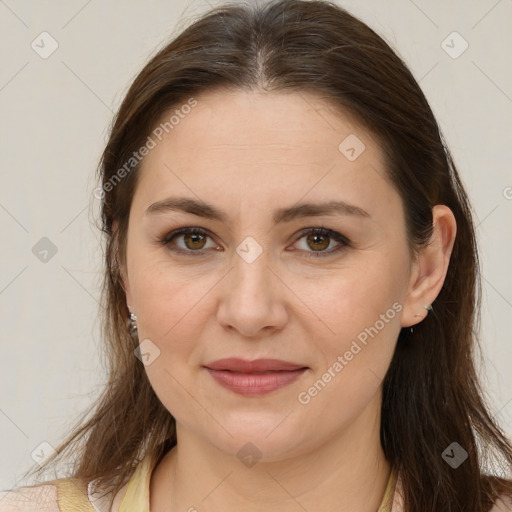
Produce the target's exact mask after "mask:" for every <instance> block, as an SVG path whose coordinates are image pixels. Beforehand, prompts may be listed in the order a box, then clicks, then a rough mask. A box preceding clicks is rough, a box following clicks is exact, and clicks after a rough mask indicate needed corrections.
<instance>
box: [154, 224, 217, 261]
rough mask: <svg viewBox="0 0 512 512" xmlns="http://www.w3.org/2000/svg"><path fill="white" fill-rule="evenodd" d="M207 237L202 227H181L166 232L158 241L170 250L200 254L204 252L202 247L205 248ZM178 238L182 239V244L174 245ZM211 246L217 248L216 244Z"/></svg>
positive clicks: (208, 236) (194, 254)
mask: <svg viewBox="0 0 512 512" xmlns="http://www.w3.org/2000/svg"><path fill="white" fill-rule="evenodd" d="M208 238H211V237H210V235H209V234H208V233H207V232H206V231H205V230H204V229H201V228H181V229H178V230H176V231H172V232H171V233H169V234H167V235H166V236H165V237H164V238H163V239H161V240H160V242H161V244H162V245H164V246H166V247H168V248H169V249H170V250H171V251H175V252H178V253H181V254H190V255H193V256H200V255H202V254H204V253H203V249H205V244H206V240H207V239H208ZM180 239H181V240H182V243H183V245H182V246H179V245H176V242H175V241H176V240H180ZM171 242H173V244H171ZM172 245H174V246H172ZM206 248H208V247H206ZM210 248H212V247H210ZM213 248H215V249H216V250H219V246H218V245H214V246H213Z"/></svg>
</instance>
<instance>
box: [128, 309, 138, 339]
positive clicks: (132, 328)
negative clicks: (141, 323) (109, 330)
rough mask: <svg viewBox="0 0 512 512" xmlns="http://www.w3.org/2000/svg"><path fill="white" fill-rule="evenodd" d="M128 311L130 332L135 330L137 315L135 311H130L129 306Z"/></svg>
mask: <svg viewBox="0 0 512 512" xmlns="http://www.w3.org/2000/svg"><path fill="white" fill-rule="evenodd" d="M128 311H129V312H130V323H131V331H132V333H135V332H136V331H137V324H136V322H137V316H136V315H135V313H132V310H131V308H130V306H128Z"/></svg>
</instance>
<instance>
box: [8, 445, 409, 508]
mask: <svg viewBox="0 0 512 512" xmlns="http://www.w3.org/2000/svg"><path fill="white" fill-rule="evenodd" d="M155 466H156V459H155V458H154V457H152V456H151V455H150V454H148V455H147V456H146V457H144V458H143V459H142V460H141V461H140V462H139V464H138V465H137V467H136V469H135V471H134V473H133V475H132V476H131V478H130V479H129V481H128V482H127V483H126V484H125V485H124V486H123V487H122V488H121V489H120V490H119V492H118V493H117V494H116V496H115V498H114V501H113V504H112V507H110V508H109V505H108V498H109V497H110V495H107V496H106V497H105V496H103V497H101V498H100V497H99V496H100V495H101V494H102V493H101V489H99V488H98V487H97V484H96V481H94V480H93V481H92V482H89V484H85V483H83V482H81V481H79V480H77V479H73V478H63V479H59V480H53V481H51V482H48V483H46V484H39V485H35V486H26V487H20V488H17V489H13V490H11V491H3V492H0V512H14V511H16V512H28V511H33V512H36V511H37V512H70V511H73V512H149V489H150V481H151V475H152V473H153V469H154V468H155ZM396 484H397V475H396V473H395V472H391V475H390V477H389V480H388V483H387V486H386V490H385V493H384V496H383V499H382V502H381V505H380V507H379V510H378V512H399V511H400V508H396V505H398V504H399V502H398V501H397V494H396V493H395V486H396Z"/></svg>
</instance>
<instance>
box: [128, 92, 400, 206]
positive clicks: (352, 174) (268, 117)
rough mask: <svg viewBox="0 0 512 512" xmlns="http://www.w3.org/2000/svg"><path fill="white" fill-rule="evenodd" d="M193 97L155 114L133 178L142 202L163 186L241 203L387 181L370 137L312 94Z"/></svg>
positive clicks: (350, 196) (381, 186)
mask: <svg viewBox="0 0 512 512" xmlns="http://www.w3.org/2000/svg"><path fill="white" fill-rule="evenodd" d="M194 100H195V106H193V107H190V108H188V107H187V108H184V107H183V106H181V107H180V105H176V106H174V107H173V108H172V109H171V111H169V112H166V113H165V114H163V115H162V117H161V119H160V120H159V123H158V125H157V127H156V129H157V130H158V128H159V131H157V132H156V133H157V134H158V135H159V136H156V135H155V130H153V133H152V134H151V137H152V139H153V140H154V142H155V146H154V148H153V149H151V150H150V152H149V154H148V155H147V156H146V157H145V158H144V160H143V163H142V167H141V170H140V172H141V179H140V180H139V185H138V188H140V193H139V196H142V200H143V201H145V202H146V203H147V202H148V201H154V200H158V199H162V198H163V197H164V195H165V193H168V194H169V195H176V194H177V193H181V194H185V193H186V194H187V196H190V195H191V193H192V194H195V195H197V196H199V197H204V196H205V195H206V196H208V197H212V196H213V197H218V198H219V200H222V201H224V200H225V201H228V202H231V203H232V202H233V201H234V200H235V201H238V202H242V201H245V202H246V204H248V201H249V200H250V198H252V199H254V201H255V202H256V200H257V198H256V196H258V194H261V195H262V196H263V195H264V196H265V197H266V198H267V200H270V201H279V199H280V198H282V197H283V194H285V195H286V196H287V198H288V199H287V200H286V202H287V203H289V202H290V201H292V202H293V200H294V198H295V201H299V199H301V198H302V197H303V196H304V195H305V194H308V195H309V197H308V199H311V200H320V199H322V200H324V199H332V197H331V196H332V192H333V190H339V191H340V192H343V195H344V199H346V200H351V201H352V202H357V201H359V202H360V201H361V200H362V199H363V197H366V201H365V202H366V203H368V199H370V200H371V198H372V195H374V196H378V195H380V197H381V198H382V197H384V196H385V194H384V191H385V189H386V188H387V189H389V188H390V185H389V183H388V182H387V180H386V179H385V172H384V161H383V153H382V151H381V149H380V147H379V144H378V141H377V140H376V138H375V137H374V136H373V135H372V134H371V133H370V132H368V131H367V130H365V129H364V128H363V127H362V125H360V124H359V123H357V121H356V120H355V119H354V118H353V117H352V116H350V115H349V114H348V113H343V111H341V110H340V109H339V108H335V107H334V105H333V104H332V103H330V102H329V101H327V100H325V99H324V98H322V97H321V96H320V95H318V94H314V93H310V92H308V93H306V92H293V93H290V92H288V93H282V92H279V93H275V92H272V93H268V92H254V91H244V90H240V89H235V90H218V91H210V92H208V93H205V94H202V95H199V96H197V97H195V98H194ZM188 104H191V103H190V102H188ZM183 105H186V103H184V104H183ZM171 116H172V117H173V118H172V123H171V122H169V121H170V120H171ZM166 123H167V124H166ZM386 193H387V194H390V193H391V191H389V190H387V192H386ZM329 194H330V196H329ZM327 196H329V197H327ZM255 198H256V199H255ZM280 202H282V201H280ZM260 204H261V203H260ZM374 209H375V208H374Z"/></svg>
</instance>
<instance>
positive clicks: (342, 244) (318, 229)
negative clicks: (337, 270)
mask: <svg viewBox="0 0 512 512" xmlns="http://www.w3.org/2000/svg"><path fill="white" fill-rule="evenodd" d="M310 233H313V234H320V235H325V236H329V237H330V238H331V239H333V240H334V241H336V242H338V244H339V245H338V246H337V247H335V248H334V249H330V250H328V251H303V250H301V249H293V250H292V251H299V252H303V253H305V255H304V256H303V257H305V258H316V257H323V256H326V257H327V256H328V255H331V254H334V253H337V252H339V251H340V250H343V249H345V248H346V247H348V246H350V245H351V242H350V240H349V239H348V238H347V237H346V236H344V235H342V234H341V233H338V232H337V231H334V230H332V229H329V228H326V227H324V226H312V227H306V228H302V229H301V230H299V231H298V232H297V233H296V235H295V237H294V242H293V243H294V244H295V243H297V242H298V241H299V240H300V239H301V238H303V237H304V236H305V235H307V234H310ZM187 234H199V235H202V236H206V237H208V238H210V239H211V240H212V241H214V237H213V236H212V235H211V234H210V232H209V231H208V230H207V229H204V228H201V227H198V226H186V227H183V228H178V229H175V230H173V231H171V232H169V233H167V234H166V235H165V236H163V237H161V238H159V240H158V241H159V242H160V243H161V244H162V245H163V246H167V245H169V243H170V242H171V241H172V240H174V239H176V238H178V237H179V236H182V235H187ZM210 249H211V248H210ZM216 249H217V248H216ZM170 250H172V251H173V252H177V253H178V254H185V255H192V256H201V255H204V254H205V252H206V251H207V249H199V250H197V251H193V250H185V249H181V248H177V247H174V248H172V249H170Z"/></svg>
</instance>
